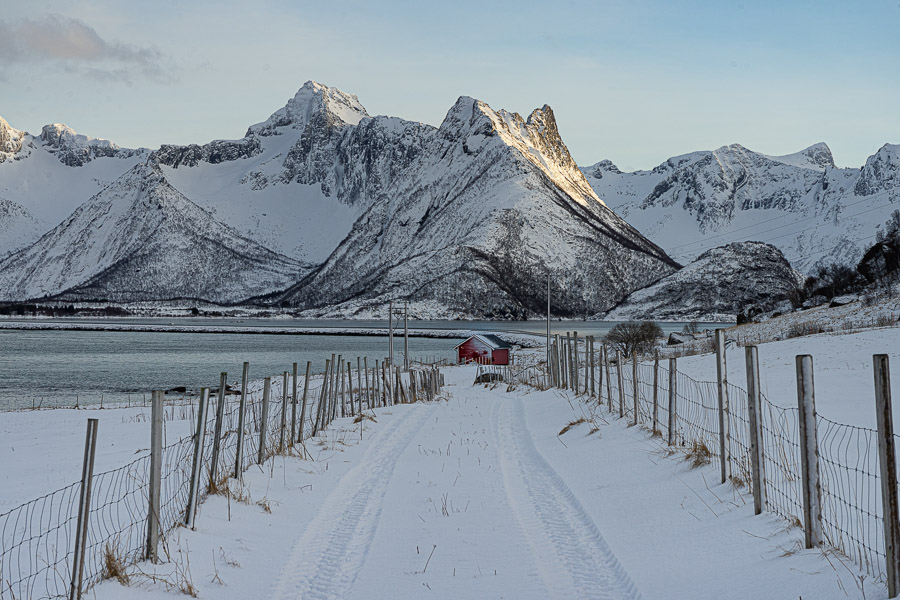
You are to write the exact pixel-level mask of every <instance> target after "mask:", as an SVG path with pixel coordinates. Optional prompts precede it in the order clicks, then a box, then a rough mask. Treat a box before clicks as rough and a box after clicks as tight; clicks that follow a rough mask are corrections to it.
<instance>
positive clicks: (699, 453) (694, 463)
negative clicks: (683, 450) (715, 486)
mask: <svg viewBox="0 0 900 600" xmlns="http://www.w3.org/2000/svg"><path fill="white" fill-rule="evenodd" d="M711 456H712V453H711V452H710V451H709V448H708V447H707V446H706V444H704V443H703V442H694V443H693V444H691V449H690V450H688V452H687V454H686V455H685V457H684V458H685V460H688V461H690V462H691V468H692V469H696V468H697V467H702V466H703V465H708V464H709V459H710V457H711Z"/></svg>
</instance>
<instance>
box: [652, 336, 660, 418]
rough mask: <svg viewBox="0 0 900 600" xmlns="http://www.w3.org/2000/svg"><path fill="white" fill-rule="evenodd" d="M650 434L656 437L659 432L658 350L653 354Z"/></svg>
mask: <svg viewBox="0 0 900 600" xmlns="http://www.w3.org/2000/svg"><path fill="white" fill-rule="evenodd" d="M651 425H652V428H651V429H650V433H651V434H652V435H656V434H657V433H658V432H659V350H658V349H657V350H656V351H655V352H654V353H653V416H652V422H651Z"/></svg>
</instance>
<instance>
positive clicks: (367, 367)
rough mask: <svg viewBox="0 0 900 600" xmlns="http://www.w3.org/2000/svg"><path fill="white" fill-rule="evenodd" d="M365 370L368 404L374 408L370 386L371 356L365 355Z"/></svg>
mask: <svg viewBox="0 0 900 600" xmlns="http://www.w3.org/2000/svg"><path fill="white" fill-rule="evenodd" d="M363 371H364V372H365V373H364V375H365V379H366V406H367V407H368V408H372V392H371V389H370V388H369V357H367V356H363Z"/></svg>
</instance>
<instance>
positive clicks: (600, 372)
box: [594, 344, 603, 406]
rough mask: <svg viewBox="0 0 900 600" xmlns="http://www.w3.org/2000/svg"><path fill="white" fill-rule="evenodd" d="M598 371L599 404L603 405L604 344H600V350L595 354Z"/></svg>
mask: <svg viewBox="0 0 900 600" xmlns="http://www.w3.org/2000/svg"><path fill="white" fill-rule="evenodd" d="M594 359H595V360H596V363H597V365H596V367H597V368H596V373H597V406H603V344H600V352H599V353H598V354H595V355H594Z"/></svg>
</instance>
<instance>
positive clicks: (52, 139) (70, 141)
mask: <svg viewBox="0 0 900 600" xmlns="http://www.w3.org/2000/svg"><path fill="white" fill-rule="evenodd" d="M40 138H41V141H43V142H44V143H45V144H46V145H48V146H52V147H54V148H61V147H64V146H67V145H78V146H84V145H90V146H102V147H105V148H110V149H113V150H118V149H119V146H118V145H117V144H114V143H112V142H111V141H109V140H105V139H103V138H93V137H89V136H86V135H82V134H80V133H78V132H76V131H75V130H74V129H72V128H71V127H69V126H68V125H65V124H64V123H50V124H49V125H44V126H43V127H42V128H41V135H40Z"/></svg>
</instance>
